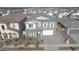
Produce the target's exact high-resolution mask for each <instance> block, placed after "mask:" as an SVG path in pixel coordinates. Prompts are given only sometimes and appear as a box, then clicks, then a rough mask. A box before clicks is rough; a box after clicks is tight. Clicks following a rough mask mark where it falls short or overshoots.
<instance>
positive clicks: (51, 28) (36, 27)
mask: <svg viewBox="0 0 79 59" xmlns="http://www.w3.org/2000/svg"><path fill="white" fill-rule="evenodd" d="M56 27H57V21H55V19H54V18H53V17H51V16H49V15H47V14H44V13H37V14H32V15H30V18H29V19H27V20H26V21H25V35H26V37H28V36H31V37H39V38H42V37H43V36H53V35H55V34H56V33H55V29H56Z"/></svg>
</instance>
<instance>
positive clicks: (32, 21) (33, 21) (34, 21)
mask: <svg viewBox="0 0 79 59" xmlns="http://www.w3.org/2000/svg"><path fill="white" fill-rule="evenodd" d="M36 22H38V23H40V21H37V20H31V21H28V22H26V23H36Z"/></svg>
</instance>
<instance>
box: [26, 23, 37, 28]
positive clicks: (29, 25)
mask: <svg viewBox="0 0 79 59" xmlns="http://www.w3.org/2000/svg"><path fill="white" fill-rule="evenodd" d="M27 28H28V29H35V28H36V24H34V23H30V24H28V25H27Z"/></svg>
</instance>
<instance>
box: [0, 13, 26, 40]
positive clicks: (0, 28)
mask: <svg viewBox="0 0 79 59" xmlns="http://www.w3.org/2000/svg"><path fill="white" fill-rule="evenodd" d="M26 19H27V15H26V14H22V13H15V14H10V15H7V16H1V17H0V35H1V36H2V39H14V38H19V37H20V35H21V34H22V31H23V30H24V24H23V22H24V21H25V20H26Z"/></svg>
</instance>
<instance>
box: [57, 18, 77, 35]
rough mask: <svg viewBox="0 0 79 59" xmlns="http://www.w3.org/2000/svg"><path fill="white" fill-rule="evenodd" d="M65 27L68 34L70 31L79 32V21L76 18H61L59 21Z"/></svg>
mask: <svg viewBox="0 0 79 59" xmlns="http://www.w3.org/2000/svg"><path fill="white" fill-rule="evenodd" d="M58 22H59V23H60V24H61V25H63V27H64V28H65V30H66V32H67V34H69V33H79V21H77V20H76V19H71V18H68V17H65V18H62V19H59V21H58Z"/></svg>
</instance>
